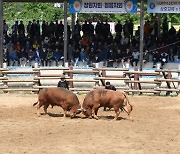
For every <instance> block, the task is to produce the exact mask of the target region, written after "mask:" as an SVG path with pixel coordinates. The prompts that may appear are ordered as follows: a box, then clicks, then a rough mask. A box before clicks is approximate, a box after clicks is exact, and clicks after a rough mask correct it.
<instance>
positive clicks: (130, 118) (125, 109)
mask: <svg viewBox="0 0 180 154" xmlns="http://www.w3.org/2000/svg"><path fill="white" fill-rule="evenodd" d="M123 109H124V111H125V112H126V113H127V114H128V117H129V120H130V121H133V119H132V117H131V116H130V113H129V111H128V109H127V106H124V107H123Z"/></svg>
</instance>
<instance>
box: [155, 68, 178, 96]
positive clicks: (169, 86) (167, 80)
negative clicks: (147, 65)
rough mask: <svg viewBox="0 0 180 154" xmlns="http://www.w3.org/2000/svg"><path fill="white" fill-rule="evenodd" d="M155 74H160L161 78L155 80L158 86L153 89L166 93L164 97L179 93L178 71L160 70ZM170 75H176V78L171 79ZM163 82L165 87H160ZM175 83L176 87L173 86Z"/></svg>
mask: <svg viewBox="0 0 180 154" xmlns="http://www.w3.org/2000/svg"><path fill="white" fill-rule="evenodd" d="M155 72H158V73H161V74H162V75H163V78H161V77H159V76H158V78H157V79H156V80H155V81H158V82H160V84H159V85H158V86H157V88H155V90H156V91H160V92H163V91H165V92H166V95H170V93H172V92H176V94H177V95H179V93H180V70H161V69H158V70H156V71H155ZM172 73H174V74H177V78H172ZM163 82H165V83H166V85H167V87H161V85H162V83H163ZM175 83H177V86H176V85H175Z"/></svg>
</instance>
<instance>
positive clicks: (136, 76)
mask: <svg viewBox="0 0 180 154" xmlns="http://www.w3.org/2000/svg"><path fill="white" fill-rule="evenodd" d="M134 71H138V67H137V66H135V67H134ZM138 78H139V75H138V74H136V73H135V74H134V81H138ZM137 85H138V84H137V83H134V89H135V90H137V89H138V86H137Z"/></svg>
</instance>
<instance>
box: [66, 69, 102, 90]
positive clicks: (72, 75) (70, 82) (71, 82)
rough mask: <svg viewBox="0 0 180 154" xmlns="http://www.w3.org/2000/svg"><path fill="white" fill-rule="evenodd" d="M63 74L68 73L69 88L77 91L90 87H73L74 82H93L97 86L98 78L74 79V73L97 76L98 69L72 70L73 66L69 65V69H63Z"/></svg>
mask: <svg viewBox="0 0 180 154" xmlns="http://www.w3.org/2000/svg"><path fill="white" fill-rule="evenodd" d="M64 74H65V75H68V76H69V78H70V79H67V81H68V82H69V85H70V90H77V91H80V90H81V91H89V90H90V89H92V88H74V82H82V83H84V82H92V83H94V84H95V86H99V80H98V79H95V78H94V79H83V80H82V79H75V78H74V74H76V75H78V74H81V75H94V76H96V77H97V76H99V71H98V70H74V69H73V67H71V66H70V69H69V70H64Z"/></svg>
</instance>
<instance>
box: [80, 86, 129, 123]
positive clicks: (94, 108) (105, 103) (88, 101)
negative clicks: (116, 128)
mask: <svg viewBox="0 0 180 154" xmlns="http://www.w3.org/2000/svg"><path fill="white" fill-rule="evenodd" d="M100 107H108V108H114V110H115V112H116V115H115V117H114V120H117V118H118V116H119V114H120V108H121V109H124V111H125V112H126V113H127V114H128V116H129V119H131V117H130V112H131V111H132V105H131V104H130V103H129V100H128V98H127V96H126V94H125V93H123V92H119V91H113V90H107V89H96V90H93V91H90V92H89V93H88V94H87V95H86V97H85V99H84V101H83V105H82V110H83V114H84V115H85V116H87V117H89V118H92V117H94V118H95V119H98V117H97V113H98V109H99V108H100Z"/></svg>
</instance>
